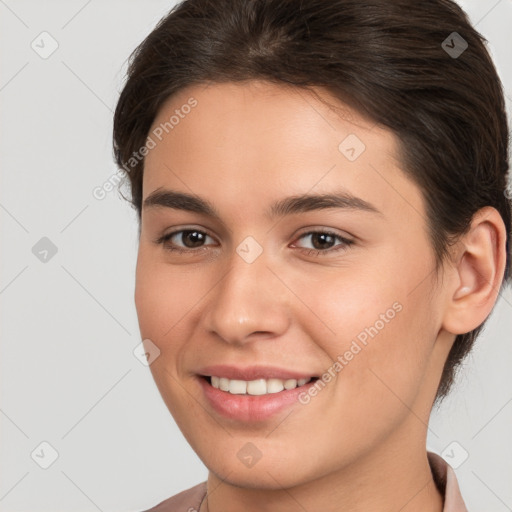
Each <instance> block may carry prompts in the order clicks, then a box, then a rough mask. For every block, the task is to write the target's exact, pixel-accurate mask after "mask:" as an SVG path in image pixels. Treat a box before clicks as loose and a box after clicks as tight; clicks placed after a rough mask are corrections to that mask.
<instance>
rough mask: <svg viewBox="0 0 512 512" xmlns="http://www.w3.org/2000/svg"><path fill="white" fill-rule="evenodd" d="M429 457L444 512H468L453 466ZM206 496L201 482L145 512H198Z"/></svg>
mask: <svg viewBox="0 0 512 512" xmlns="http://www.w3.org/2000/svg"><path fill="white" fill-rule="evenodd" d="M427 456H428V461H429V463H430V468H431V469H432V475H433V477H434V481H435V483H436V485H437V487H438V489H439V491H440V492H441V494H442V495H443V496H444V507H443V512H468V509H467V508H466V505H465V504H464V501H463V499H462V496H461V494H460V489H459V484H458V483H457V477H456V476H455V472H454V471H453V469H452V468H451V466H449V465H448V463H446V462H445V460H444V459H443V458H441V457H440V456H439V455H437V454H435V453H433V452H427ZM205 494H206V482H201V483H200V484H198V485H196V486H194V487H191V488H190V489H187V490H186V491H183V492H180V493H179V494H176V495H174V496H172V497H171V498H168V499H166V500H165V501H162V502H161V503H159V504H158V505H156V506H155V507H153V508H151V509H149V510H146V511H145V512H198V511H199V507H200V506H201V501H202V500H203V498H204V496H205Z"/></svg>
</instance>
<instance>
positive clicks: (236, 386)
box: [229, 380, 249, 395]
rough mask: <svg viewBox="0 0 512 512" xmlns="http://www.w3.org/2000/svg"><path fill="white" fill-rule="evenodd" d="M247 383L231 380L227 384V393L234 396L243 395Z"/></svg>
mask: <svg viewBox="0 0 512 512" xmlns="http://www.w3.org/2000/svg"><path fill="white" fill-rule="evenodd" d="M247 384H249V383H247V382H246V381H245V380H232V381H230V382H229V392H230V393H233V394H234V395H245V393H246V392H247Z"/></svg>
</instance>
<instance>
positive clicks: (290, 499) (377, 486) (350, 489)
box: [199, 425, 443, 512]
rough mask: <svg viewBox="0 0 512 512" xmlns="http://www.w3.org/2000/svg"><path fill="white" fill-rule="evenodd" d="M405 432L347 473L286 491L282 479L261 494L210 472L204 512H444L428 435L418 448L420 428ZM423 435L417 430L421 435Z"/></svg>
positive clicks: (345, 470)
mask: <svg viewBox="0 0 512 512" xmlns="http://www.w3.org/2000/svg"><path fill="white" fill-rule="evenodd" d="M404 427H406V429H405V430H404V431H403V432H401V433H400V434H402V435H396V436H395V437H396V438H395V439H394V440H393V439H389V440H388V442H386V443H385V445H383V446H380V447H379V448H377V449H373V450H371V451H370V452H369V453H368V454H366V455H364V456H361V457H360V458H359V459H358V460H357V461H355V462H353V463H350V464H348V465H347V466H346V467H343V468H341V469H338V470H337V471H335V472H331V473H329V474H327V475H325V476H322V477H319V478H317V479H315V480H312V481H308V482H306V483H304V484H300V485H297V486H294V487H290V488H286V489H285V488H282V487H280V486H279V485H278V483H277V479H274V483H275V485H271V486H268V487H266V488H258V489H256V488H247V487H242V486H241V485H242V484H237V482H236V478H235V477H234V476H233V474H228V475H226V477H224V478H220V477H219V476H218V475H216V474H214V473H213V472H210V473H209V475H208V482H207V487H208V496H207V498H206V499H205V500H204V502H203V503H202V506H201V507H200V511H199V512H236V511H239V510H245V511H247V512H256V511H258V512H292V511H293V512H295V511H296V510H298V509H299V510H322V511H323V512H340V511H343V512H363V511H365V512H366V511H368V510H379V512H396V511H398V510H400V512H413V511H417V510H422V511H426V512H427V511H428V512H442V510H443V498H442V496H441V494H440V493H439V491H438V489H437V487H436V485H435V482H434V480H433V477H432V472H431V469H430V465H429V463H428V458H427V453H426V450H425V442H426V439H425V437H426V433H425V432H423V434H424V437H423V443H422V444H421V443H418V442H413V440H414V437H416V438H417V436H413V435H411V430H410V429H411V428H413V429H414V427H411V425H404ZM408 429H409V430H408ZM418 429H419V427H418V425H416V428H415V430H416V433H418V432H417V431H418ZM404 434H405V435H404ZM276 476H277V475H276Z"/></svg>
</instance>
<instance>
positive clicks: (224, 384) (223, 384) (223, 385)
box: [219, 377, 229, 391]
mask: <svg viewBox="0 0 512 512" xmlns="http://www.w3.org/2000/svg"><path fill="white" fill-rule="evenodd" d="M219 389H221V390H222V391H229V379H226V378H224V377H220V379H219Z"/></svg>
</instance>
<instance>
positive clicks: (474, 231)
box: [443, 207, 506, 334]
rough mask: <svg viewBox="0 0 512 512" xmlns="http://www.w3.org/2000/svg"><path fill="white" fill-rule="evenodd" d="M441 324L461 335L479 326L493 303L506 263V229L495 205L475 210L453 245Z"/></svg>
mask: <svg viewBox="0 0 512 512" xmlns="http://www.w3.org/2000/svg"><path fill="white" fill-rule="evenodd" d="M454 262H455V263H453V265H454V266H453V268H452V272H453V277H454V279H453V280H452V282H453V283H454V284H453V285H450V286H449V289H448V290H447V292H448V305H447V308H446V311H445V317H444V322H443V327H444V328H445V329H446V330H447V331H449V332H451V333H453V334H464V333H467V332H470V331H472V330H473V329H475V328H477V327H478V326H479V325H481V324H482V323H483V322H484V321H485V319H486V318H487V317H488V316H489V314H490V313H491V311H492V308H493V307H494V304H495V302H496V299H497V296H498V292H499V290H500V286H501V284H502V279H503V275H504V271H505V263H506V228H505V224H504V222H503V219H502V218H501V216H500V214H499V213H498V211H497V210H496V209H495V208H492V207H485V208H482V209H481V210H479V211H478V212H477V213H476V214H475V215H474V216H473V220H472V222H471V227H470V229H469V230H468V232H467V233H466V234H464V235H463V236H462V237H461V238H460V240H459V241H458V243H457V245H456V255H455V257H454Z"/></svg>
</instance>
